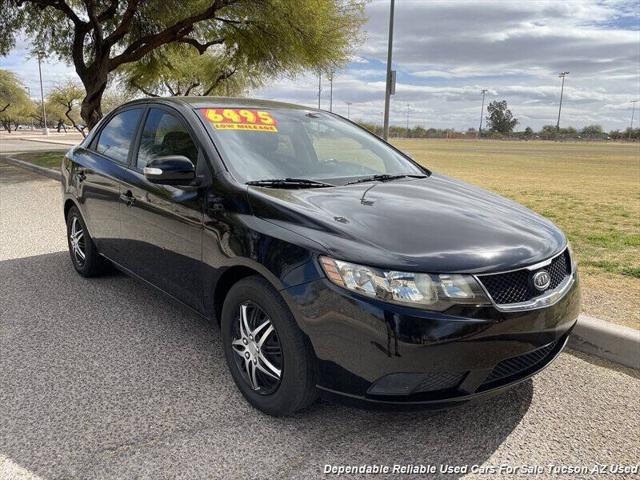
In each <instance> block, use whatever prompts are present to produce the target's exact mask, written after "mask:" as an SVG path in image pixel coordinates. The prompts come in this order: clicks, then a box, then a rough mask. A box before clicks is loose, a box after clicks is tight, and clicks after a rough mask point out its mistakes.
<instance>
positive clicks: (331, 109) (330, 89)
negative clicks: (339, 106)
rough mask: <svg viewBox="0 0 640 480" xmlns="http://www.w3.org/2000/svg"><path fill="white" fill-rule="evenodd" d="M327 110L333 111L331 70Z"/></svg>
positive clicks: (331, 72)
mask: <svg viewBox="0 0 640 480" xmlns="http://www.w3.org/2000/svg"><path fill="white" fill-rule="evenodd" d="M329 111H330V112H333V70H331V71H330V72H329Z"/></svg>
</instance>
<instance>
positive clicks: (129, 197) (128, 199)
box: [120, 190, 136, 207]
mask: <svg viewBox="0 0 640 480" xmlns="http://www.w3.org/2000/svg"><path fill="white" fill-rule="evenodd" d="M120 200H122V201H123V202H125V203H126V204H127V207H132V206H133V204H134V203H135V202H136V198H135V197H134V196H133V193H132V192H131V190H127V193H121V194H120Z"/></svg>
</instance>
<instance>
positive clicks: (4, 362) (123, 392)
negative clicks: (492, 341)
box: [0, 252, 533, 479]
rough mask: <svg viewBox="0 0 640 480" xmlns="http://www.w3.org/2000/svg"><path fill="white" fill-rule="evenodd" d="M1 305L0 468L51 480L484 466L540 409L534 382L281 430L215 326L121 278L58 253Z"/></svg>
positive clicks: (329, 410)
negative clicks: (240, 381)
mask: <svg viewBox="0 0 640 480" xmlns="http://www.w3.org/2000/svg"><path fill="white" fill-rule="evenodd" d="M0 291H1V292H2V296H1V297H0V315H1V317H0V462H1V461H2V460H1V459H2V456H5V457H7V458H8V459H9V460H10V461H11V462H13V463H14V464H17V465H19V466H20V467H21V468H23V469H26V470H28V471H30V472H32V473H33V474H35V475H38V476H41V477H42V478H47V479H49V478H82V479H87V478H101V479H103V478H133V477H135V478H154V479H155V478H176V477H180V478H238V477H243V478H288V477H294V478H298V477H312V476H321V474H322V471H323V469H324V466H325V465H327V464H329V465H362V464H376V465H380V464H382V465H394V464H401V465H406V464H431V465H437V466H439V465H440V464H450V465H474V464H482V463H483V462H485V461H486V460H487V459H488V458H489V457H490V456H491V455H492V454H493V452H494V451H495V450H496V449H497V448H498V447H499V446H500V444H501V443H502V442H503V441H504V440H505V439H506V437H507V436H508V435H509V434H510V433H511V432H512V430H513V429H514V428H515V427H516V425H518V423H519V422H520V421H521V419H522V417H523V416H524V414H525V413H526V412H527V409H528V407H529V405H530V403H531V399H532V396H533V384H532V382H531V381H528V382H525V383H524V384H522V385H521V386H519V387H517V388H515V389H512V390H511V391H509V392H507V393H506V394H504V395H501V396H497V397H493V398H492V399H490V400H488V401H485V402H482V403H477V404H469V405H465V406H461V407H458V408H455V409H451V410H446V411H438V412H429V411H412V412H389V411H386V412H380V411H369V410H363V409H357V408H351V407H348V406H346V405H343V404H340V403H331V402H327V401H320V402H318V403H317V404H315V405H314V406H313V407H311V408H310V409H308V410H307V411H305V412H301V413H299V414H297V415H296V416H294V417H290V418H272V417H268V416H265V415H263V414H262V413H260V412H258V411H256V410H254V409H253V408H251V407H250V406H249V405H248V404H247V403H246V402H245V401H244V399H243V398H242V396H241V394H240V393H239V392H238V391H237V389H236V387H235V385H234V384H233V381H232V379H231V377H230V375H229V374H228V373H227V368H226V365H225V363H224V357H223V353H222V347H221V344H220V339H219V335H218V334H219V331H218V327H217V325H215V324H212V323H210V322H208V321H206V320H204V319H202V318H200V317H198V316H197V315H195V314H193V313H192V312H190V311H189V310H188V309H186V308H185V307H183V306H181V305H178V304H176V303H175V302H172V301H171V300H169V299H167V298H165V297H164V296H163V295H162V294H160V293H159V292H156V291H155V290H153V289H152V288H150V287H147V286H145V285H143V284H141V283H139V282H136V281H134V280H132V279H130V278H128V277H126V276H124V275H121V274H115V275H109V276H106V277H103V278H96V279H83V278H81V277H80V276H78V275H77V274H76V273H75V272H74V271H73V269H72V267H71V264H70V261H69V256H68V253H67V252H57V253H51V254H47V255H39V256H33V257H27V258H20V259H15V260H6V261H3V262H0ZM1 467H2V465H0V470H1Z"/></svg>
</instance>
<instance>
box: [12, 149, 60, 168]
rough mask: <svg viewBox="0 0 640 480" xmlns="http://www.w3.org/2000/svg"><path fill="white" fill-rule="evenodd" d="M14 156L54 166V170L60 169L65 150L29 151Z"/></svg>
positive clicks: (44, 165) (42, 164)
mask: <svg viewBox="0 0 640 480" xmlns="http://www.w3.org/2000/svg"><path fill="white" fill-rule="evenodd" d="M14 157H16V158H18V159H20V160H24V161H25V162H31V163H35V164H36V165H40V166H41V167H46V168H52V169H54V170H60V165H61V164H62V157H64V151H63V150H60V151H57V152H29V153H19V154H18V155H14Z"/></svg>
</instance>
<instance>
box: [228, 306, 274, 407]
mask: <svg viewBox="0 0 640 480" xmlns="http://www.w3.org/2000/svg"><path fill="white" fill-rule="evenodd" d="M238 313H239V315H238V319H237V321H236V322H234V323H235V324H234V328H233V330H234V331H233V334H232V338H233V340H232V342H231V348H232V349H233V352H234V353H235V354H236V355H235V360H236V365H237V367H238V369H239V370H240V373H241V374H242V377H243V378H244V380H245V381H246V382H247V383H248V384H249V386H250V387H251V389H252V390H254V391H255V392H256V393H259V394H261V395H269V394H271V393H273V392H275V391H276V390H277V388H278V386H279V385H280V379H281V377H282V370H283V361H282V347H281V345H280V340H279V338H278V333H277V331H276V329H275V327H274V325H273V323H272V322H271V319H270V318H269V316H268V315H267V314H266V312H265V311H264V310H262V309H261V308H260V307H259V306H257V305H256V304H254V303H252V302H245V303H243V304H241V305H240V311H239V312H238Z"/></svg>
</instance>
